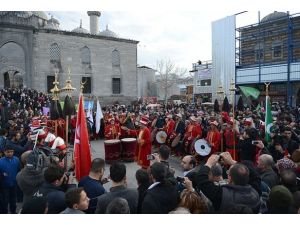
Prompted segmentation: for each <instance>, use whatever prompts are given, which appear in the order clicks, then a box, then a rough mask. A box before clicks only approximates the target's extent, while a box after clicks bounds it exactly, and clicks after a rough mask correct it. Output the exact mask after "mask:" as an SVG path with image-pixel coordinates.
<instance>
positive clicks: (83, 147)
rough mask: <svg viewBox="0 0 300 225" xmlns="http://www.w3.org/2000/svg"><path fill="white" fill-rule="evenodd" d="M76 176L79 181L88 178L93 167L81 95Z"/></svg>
mask: <svg viewBox="0 0 300 225" xmlns="http://www.w3.org/2000/svg"><path fill="white" fill-rule="evenodd" d="M74 159H75V174H76V178H77V180H78V181H79V180H80V179H81V178H82V177H84V176H87V175H88V174H89V172H90V167H91V150H90V142H89V136H88V130H87V126H86V117H85V112H84V107H83V99H82V95H81V94H80V97H79V106H78V112H77V121H76V132H75V141H74Z"/></svg>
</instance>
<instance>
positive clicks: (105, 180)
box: [101, 177, 110, 184]
mask: <svg viewBox="0 0 300 225" xmlns="http://www.w3.org/2000/svg"><path fill="white" fill-rule="evenodd" d="M109 181H110V179H109V178H107V177H106V178H104V179H103V180H101V183H102V184H106V183H108V182H109Z"/></svg>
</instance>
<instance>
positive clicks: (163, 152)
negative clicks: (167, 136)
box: [152, 145, 176, 184]
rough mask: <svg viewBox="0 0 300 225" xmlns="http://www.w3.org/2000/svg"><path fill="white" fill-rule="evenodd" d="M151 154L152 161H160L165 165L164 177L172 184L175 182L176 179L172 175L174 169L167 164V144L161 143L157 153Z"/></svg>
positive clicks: (168, 154) (168, 150)
mask: <svg viewBox="0 0 300 225" xmlns="http://www.w3.org/2000/svg"><path fill="white" fill-rule="evenodd" d="M152 155H153V157H154V162H160V163H162V164H163V165H164V166H165V167H166V169H167V174H166V178H167V179H168V180H169V181H170V182H171V183H172V184H176V180H175V177H174V174H175V170H174V169H172V168H171V167H170V164H169V156H170V148H169V147H168V146H167V145H161V146H160V148H159V150H158V153H154V154H152Z"/></svg>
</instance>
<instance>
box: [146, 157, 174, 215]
mask: <svg viewBox="0 0 300 225" xmlns="http://www.w3.org/2000/svg"><path fill="white" fill-rule="evenodd" d="M166 173H167V171H166V167H165V166H164V165H163V164H162V163H159V162H155V163H153V165H151V166H150V179H151V180H152V182H153V184H152V185H151V186H150V187H149V188H148V190H147V193H146V196H145V198H144V201H143V204H142V213H144V214H166V213H169V212H170V211H172V210H174V209H175V208H176V206H177V204H178V199H179V196H178V193H177V188H176V185H173V184H171V183H170V182H169V181H168V180H167V179H166Z"/></svg>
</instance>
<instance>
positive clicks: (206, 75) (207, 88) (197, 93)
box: [190, 61, 213, 102]
mask: <svg viewBox="0 0 300 225" xmlns="http://www.w3.org/2000/svg"><path fill="white" fill-rule="evenodd" d="M190 72H191V73H193V74H194V84H193V85H194V102H203V100H204V101H208V102H212V92H213V90H212V62H211V61H205V62H201V61H199V62H197V63H193V70H191V71H190Z"/></svg>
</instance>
